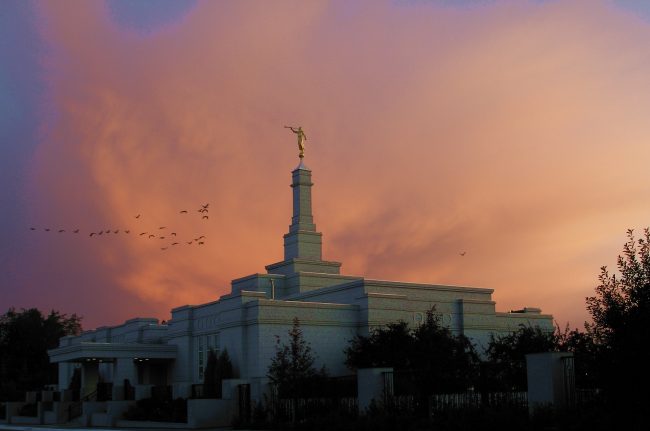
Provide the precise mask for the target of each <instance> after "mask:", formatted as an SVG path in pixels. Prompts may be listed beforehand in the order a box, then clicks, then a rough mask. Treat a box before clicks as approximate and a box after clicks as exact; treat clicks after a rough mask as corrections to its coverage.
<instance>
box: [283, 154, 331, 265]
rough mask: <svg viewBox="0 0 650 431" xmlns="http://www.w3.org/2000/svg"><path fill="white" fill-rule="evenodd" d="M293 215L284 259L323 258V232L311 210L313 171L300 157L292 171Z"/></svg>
mask: <svg viewBox="0 0 650 431" xmlns="http://www.w3.org/2000/svg"><path fill="white" fill-rule="evenodd" d="M291 176H292V181H291V188H292V189H293V215H292V217H291V225H290V226H289V233H287V234H286V235H284V259H285V260H289V259H292V258H303V259H313V260H321V258H322V234H321V233H320V232H316V225H315V224H314V216H313V214H312V210H311V187H312V186H313V183H312V182H311V171H310V170H309V168H307V166H305V164H304V159H303V158H302V157H301V158H300V164H299V165H298V167H296V169H294V170H293V172H292V173H291Z"/></svg>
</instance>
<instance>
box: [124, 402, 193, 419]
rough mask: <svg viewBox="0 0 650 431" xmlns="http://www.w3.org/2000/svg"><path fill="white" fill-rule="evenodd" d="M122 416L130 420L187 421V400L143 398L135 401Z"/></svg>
mask: <svg viewBox="0 0 650 431" xmlns="http://www.w3.org/2000/svg"><path fill="white" fill-rule="evenodd" d="M123 416H124V419H126V420H132V421H154V422H187V400H186V399H184V398H176V399H175V400H169V399H156V398H145V399H142V400H138V401H136V403H135V405H134V406H131V407H129V409H128V410H127V411H125V412H124V415H123Z"/></svg>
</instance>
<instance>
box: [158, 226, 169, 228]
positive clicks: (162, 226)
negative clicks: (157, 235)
mask: <svg viewBox="0 0 650 431" xmlns="http://www.w3.org/2000/svg"><path fill="white" fill-rule="evenodd" d="M166 227H167V226H160V227H159V228H158V229H165V228H166Z"/></svg>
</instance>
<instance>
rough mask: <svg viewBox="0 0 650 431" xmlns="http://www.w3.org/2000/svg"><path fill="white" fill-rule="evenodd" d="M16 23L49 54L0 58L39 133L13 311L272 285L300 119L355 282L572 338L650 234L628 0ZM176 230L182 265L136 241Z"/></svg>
mask: <svg viewBox="0 0 650 431" xmlns="http://www.w3.org/2000/svg"><path fill="white" fill-rule="evenodd" d="M9 3H11V4H12V5H13V6H11V8H12V9H11V10H12V11H13V13H18V12H21V15H20V17H19V18H20V19H21V20H23V21H21V22H24V23H25V24H24V27H23V28H21V29H20V31H21V32H23V33H25V34H26V33H27V32H29V34H30V38H31V39H28V40H32V41H33V44H34V45H33V46H32V45H30V46H27V45H25V46H22V45H19V44H18V45H17V44H14V45H12V46H13V48H2V50H3V51H2V52H1V53H2V55H3V57H2V63H3V65H4V64H5V63H6V64H11V65H12V67H9V68H8V69H5V73H4V75H0V86H6V88H9V89H15V91H14V92H12V93H11V94H10V95H9V96H6V97H7V98H6V99H0V104H1V106H0V108H1V111H2V112H5V111H6V112H10V113H11V115H14V113H16V112H18V111H16V110H17V109H19V108H20V109H23V108H21V106H23V105H20V103H25V105H24V106H23V107H24V110H23V111H20V113H19V114H15V115H17V116H19V117H20V118H22V119H23V120H24V119H25V118H26V120H25V121H26V123H25V124H26V125H25V126H24V128H22V129H21V128H20V127H22V126H20V127H19V125H16V124H18V123H16V122H15V121H14V120H11V122H10V121H7V125H6V126H3V128H4V130H3V131H0V136H1V137H2V144H3V146H2V151H3V159H4V160H3V161H1V162H0V170H3V169H6V172H9V173H8V174H6V175H7V178H9V175H11V180H7V181H5V184H6V185H7V186H6V188H7V189H8V190H9V191H6V192H3V194H2V198H3V200H6V203H4V202H3V205H2V208H3V212H5V215H3V216H2V217H3V226H2V228H1V230H0V231H1V232H3V233H2V236H3V242H4V244H3V245H2V248H1V249H0V259H1V260H0V262H1V264H2V273H3V276H2V279H0V281H1V283H2V285H1V289H2V291H1V292H0V305H1V306H2V308H3V311H4V310H6V309H7V308H8V307H10V306H16V307H32V306H37V307H40V308H42V309H57V310H61V311H62V312H67V313H73V312H75V313H78V314H81V315H83V316H84V321H83V324H84V327H85V328H92V327H95V326H101V325H106V324H115V323H119V322H120V321H122V320H124V319H126V318H129V317H133V316H135V315H138V316H153V317H158V318H160V319H168V317H169V309H170V308H172V307H175V306H180V305H183V304H187V303H191V304H195V303H201V302H207V301H213V300H216V299H218V297H219V296H220V295H223V294H225V293H228V292H229V290H230V285H229V283H230V280H231V279H234V278H238V277H242V276H245V275H248V274H252V273H255V272H264V265H267V264H270V263H273V262H277V261H279V260H281V259H282V235H283V234H284V233H286V231H287V226H288V224H289V223H290V217H291V190H290V188H289V184H290V171H291V170H292V169H293V168H294V167H295V166H296V165H297V164H298V158H297V154H298V150H297V146H296V140H295V136H294V135H293V134H292V133H290V132H289V131H287V130H286V129H284V128H283V126H284V125H286V124H289V125H300V126H302V127H303V128H304V129H305V131H306V133H307V136H308V141H307V151H306V158H305V163H306V164H307V165H308V166H309V167H310V168H311V169H312V171H313V179H314V188H313V193H314V196H313V199H314V200H313V202H314V218H315V223H316V225H317V228H318V230H319V231H321V232H323V245H324V250H323V257H324V259H327V260H337V261H341V262H343V267H342V273H344V274H349V275H364V276H366V277H368V278H379V279H389V280H403V281H414V282H426V283H445V284H454V285H463V286H477V287H487V288H494V289H495V294H494V299H495V300H496V301H497V309H498V310H500V311H508V310H510V309H515V308H521V307H524V306H538V307H541V308H542V310H543V311H544V312H545V313H550V314H553V315H554V316H555V318H556V320H557V322H558V323H559V324H560V325H561V326H564V324H565V323H566V322H570V323H571V325H572V326H574V327H575V326H578V327H581V326H582V322H584V321H585V320H586V319H588V315H587V312H586V311H585V304H584V298H585V297H586V296H588V295H592V294H593V288H594V286H595V285H596V284H597V275H598V272H599V268H600V266H601V265H608V266H609V267H611V268H614V267H615V262H616V261H615V259H616V256H617V254H619V253H620V250H621V245H622V244H623V243H624V242H625V231H626V229H628V228H635V229H641V228H643V227H645V226H648V225H650V204H649V203H648V200H647V199H646V196H648V193H649V192H650V182H649V181H648V167H647V165H648V160H649V159H650V120H649V119H648V113H649V112H650V43H648V42H649V41H650V19H648V18H647V17H646V16H645V15H643V14H642V13H641V12H640V11H638V10H635V9H630V8H627V7H624V6H625V5H624V4H623V3H624V2H620V3H619V2H608V1H589V2H584V1H561V2H560V1H494V2H468V1H463V2H457V3H455V2H453V1H390V2H377V1H371V2H350V1H331V2H324V1H323V2H294V1H273V2H255V1H252V2H248V1H232V2H221V1H219V2H211V1H197V2H188V3H186V4H185V6H184V7H179V6H174V9H171V8H172V6H164V5H165V4H166V3H165V2H163V3H161V5H160V6H159V9H158V12H157V13H158V14H159V16H160V20H159V21H147V22H146V23H145V22H140V21H138V19H139V18H138V17H139V15H137V13H136V12H137V11H136V10H135V9H133V10H125V9H124V8H123V7H122V8H120V7H118V2H112V1H107V2H99V1H92V2H89V1H85V0H84V1H81V0H79V1H66V2H65V5H62V4H61V3H60V2H55V1H35V2H26V3H24V4H23V3H22V2H15V1H10V2H9ZM19 3H21V4H20V5H19ZM136 3H137V2H136ZM3 7H4V6H3ZM165 7H168V8H169V10H167V11H166V12H165V10H163V9H165ZM154 9H155V7H154ZM165 13H166V14H165ZM129 14H131V15H129ZM151 14H153V12H152V13H151ZM151 14H145V16H149V15H151ZM154 15H155V14H154ZM3 19H8V18H3ZM1 31H2V32H3V33H2V35H4V34H5V33H9V32H10V31H14V30H11V29H5V30H1ZM11 34H12V35H13V37H14V38H15V39H13V40H14V41H19V40H22V41H25V40H27V39H24V38H23V36H21V34H22V33H19V30H15V33H11ZM16 43H18V42H16ZM24 43H25V44H26V43H27V42H24ZM23 50H28V52H29V54H25V52H23ZM3 67H4V66H3ZM21 67H25V68H28V67H29V70H27V69H25V71H24V73H23V69H21ZM1 73H2V72H0V74H1ZM27 80H30V81H29V82H32V81H33V82H36V83H38V84H34V86H36V85H37V87H38V88H39V89H40V90H38V91H37V90H34V88H36V87H32V86H31V84H30V86H28V85H26V84H24V83H25V82H27ZM27 87H29V95H28V96H25V97H28V98H29V100H28V101H26V102H25V101H24V100H23V101H20V100H22V99H21V94H22V93H21V92H22V91H23V89H24V88H27ZM24 91H25V92H27V90H24ZM8 94H9V93H8ZM25 94H27V93H25ZM0 97H4V96H0ZM14 97H15V99H13V98H14ZM8 115H9V114H8ZM5 117H7V116H5ZM4 120H7V118H5V119H4ZM12 124H13V125H12ZM21 124H22V123H21ZM12 166H13V167H12ZM16 166H18V167H16ZM3 175H4V174H3ZM2 178H3V179H4V178H5V177H4V176H3V177H2ZM206 203H209V204H210V207H209V208H210V211H209V219H203V218H202V213H198V212H197V210H198V209H199V208H200V207H201V205H203V204H206ZM183 210H187V211H188V213H187V214H185V213H181V212H180V211H183ZM138 214H140V215H141V217H139V218H136V216H137V215H138ZM161 226H166V227H167V230H168V232H171V231H172V230H173V231H174V232H175V233H177V235H175V236H174V237H175V239H174V241H175V240H176V237H177V238H178V240H179V241H178V242H179V244H178V245H175V246H171V245H170V244H171V242H170V240H171V236H169V238H166V239H165V240H160V239H159V238H158V237H159V236H162V235H160V233H159V232H156V234H157V235H158V237H157V238H149V237H148V235H149V234H147V235H144V236H140V235H139V234H140V233H142V232H152V231H155V230H156V229H159V227H161ZM30 227H36V228H37V230H35V231H30ZM44 228H50V229H52V231H50V232H45V231H44ZM60 229H65V230H66V232H63V233H61V234H59V233H58V232H53V231H58V230H60ZM73 229H79V230H80V233H79V234H74V233H72V230H73ZM104 229H112V230H113V229H114V230H120V232H119V233H117V234H114V233H112V234H110V235H103V236H101V237H95V236H93V237H89V233H91V232H96V231H98V230H104ZM124 230H130V233H129V234H125V233H124ZM200 235H205V237H206V239H205V244H202V245H200V246H199V245H198V244H197V242H196V241H195V242H194V243H193V244H187V243H186V242H187V241H190V240H192V239H194V238H197V237H198V236H200ZM5 238H6V240H5ZM182 240H184V241H186V242H185V243H183V242H181V241H182ZM162 244H166V246H167V247H168V249H167V250H161V248H162V247H164V245H162ZM461 252H466V254H465V255H464V256H461V255H460V253H461ZM115 298H121V299H120V300H117V299H115ZM124 298H128V299H127V300H124Z"/></svg>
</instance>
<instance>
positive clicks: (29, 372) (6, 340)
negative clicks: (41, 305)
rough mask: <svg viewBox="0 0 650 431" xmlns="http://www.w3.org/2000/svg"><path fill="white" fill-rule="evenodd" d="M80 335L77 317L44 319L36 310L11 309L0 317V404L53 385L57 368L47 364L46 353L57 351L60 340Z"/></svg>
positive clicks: (79, 319)
mask: <svg viewBox="0 0 650 431" xmlns="http://www.w3.org/2000/svg"><path fill="white" fill-rule="evenodd" d="M80 332H81V318H80V317H79V316H77V315H76V314H73V315H71V316H67V315H65V314H61V313H59V312H58V311H51V312H50V314H49V315H47V316H43V314H42V313H41V312H40V311H39V310H37V309H35V308H31V309H29V310H25V309H23V310H21V311H16V310H15V309H13V308H10V309H9V310H8V311H7V312H6V313H5V314H3V315H2V316H0V400H6V399H10V398H14V399H15V398H18V397H20V398H22V396H24V391H26V390H31V389H38V388H41V387H42V386H44V385H46V384H49V383H56V382H57V380H58V372H57V367H56V365H55V364H50V362H49V358H48V355H47V350H48V349H53V348H55V347H57V346H58V344H59V338H61V337H63V336H65V335H78V334H79V333H80Z"/></svg>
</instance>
